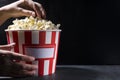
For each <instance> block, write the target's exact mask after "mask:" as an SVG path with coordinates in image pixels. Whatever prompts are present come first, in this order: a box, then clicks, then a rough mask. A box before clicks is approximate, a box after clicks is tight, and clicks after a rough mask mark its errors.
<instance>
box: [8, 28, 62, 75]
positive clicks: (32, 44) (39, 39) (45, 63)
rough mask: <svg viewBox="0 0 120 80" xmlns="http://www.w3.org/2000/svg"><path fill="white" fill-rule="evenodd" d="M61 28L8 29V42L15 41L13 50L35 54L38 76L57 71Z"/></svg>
mask: <svg viewBox="0 0 120 80" xmlns="http://www.w3.org/2000/svg"><path fill="white" fill-rule="evenodd" d="M60 32H61V30H47V31H44V30H43V31H40V30H6V35H7V41H8V43H13V42H15V43H16V45H15V47H14V49H13V51H15V52H17V53H20V54H25V55H30V56H34V57H35V58H36V60H35V61H34V62H33V64H36V65H38V70H36V75H37V76H43V75H49V74H53V73H55V69H56V61H57V53H58V44H59V38H60Z"/></svg>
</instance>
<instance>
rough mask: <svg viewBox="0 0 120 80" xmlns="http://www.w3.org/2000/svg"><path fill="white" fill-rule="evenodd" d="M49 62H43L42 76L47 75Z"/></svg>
mask: <svg viewBox="0 0 120 80" xmlns="http://www.w3.org/2000/svg"><path fill="white" fill-rule="evenodd" d="M48 72H49V60H45V61H44V73H43V75H48V74H49V73H48Z"/></svg>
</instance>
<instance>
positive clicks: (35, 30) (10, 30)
mask: <svg viewBox="0 0 120 80" xmlns="http://www.w3.org/2000/svg"><path fill="white" fill-rule="evenodd" d="M9 31H62V30H61V29H54V30H25V29H23V30H8V29H6V30H5V32H9Z"/></svg>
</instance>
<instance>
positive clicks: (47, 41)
mask: <svg viewBox="0 0 120 80" xmlns="http://www.w3.org/2000/svg"><path fill="white" fill-rule="evenodd" d="M51 38H52V32H50V31H48V32H46V36H45V44H51Z"/></svg>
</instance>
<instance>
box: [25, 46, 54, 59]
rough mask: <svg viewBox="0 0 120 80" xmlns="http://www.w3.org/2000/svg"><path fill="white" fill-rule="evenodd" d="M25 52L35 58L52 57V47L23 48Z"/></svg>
mask: <svg viewBox="0 0 120 80" xmlns="http://www.w3.org/2000/svg"><path fill="white" fill-rule="evenodd" d="M25 54H27V55H29V56H34V57H35V58H53V56H54V48H29V47H28V48H27V47H26V48H25Z"/></svg>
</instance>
